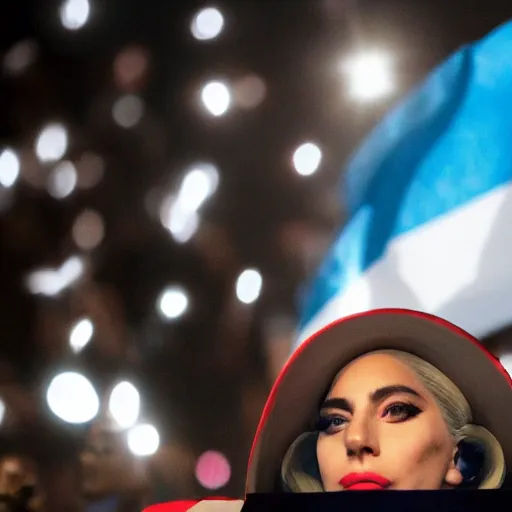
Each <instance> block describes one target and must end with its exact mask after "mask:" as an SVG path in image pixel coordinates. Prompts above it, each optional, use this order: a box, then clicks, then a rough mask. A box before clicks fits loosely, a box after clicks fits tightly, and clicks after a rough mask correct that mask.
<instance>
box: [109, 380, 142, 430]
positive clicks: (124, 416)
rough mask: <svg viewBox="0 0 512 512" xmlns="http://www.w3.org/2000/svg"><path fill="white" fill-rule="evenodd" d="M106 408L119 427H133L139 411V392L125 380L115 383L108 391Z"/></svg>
mask: <svg viewBox="0 0 512 512" xmlns="http://www.w3.org/2000/svg"><path fill="white" fill-rule="evenodd" d="M108 410H109V412H110V414H111V416H112V418H113V419H114V421H115V422H116V423H117V425H118V426H119V427H120V428H122V429H126V428H130V427H133V426H134V425H135V423H136V422H137V419H138V417H139V413H140V394H139V392H138V391H137V388H136V387H135V386H134V385H133V384H131V383H130V382H127V381H123V382H120V383H119V384H117V385H116V386H115V387H114V389H113V390H112V392H111V393H110V398H109V401H108Z"/></svg>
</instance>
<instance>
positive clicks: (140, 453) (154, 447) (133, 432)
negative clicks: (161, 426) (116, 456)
mask: <svg viewBox="0 0 512 512" xmlns="http://www.w3.org/2000/svg"><path fill="white" fill-rule="evenodd" d="M159 446H160V434H159V433H158V430H157V429H156V428H155V427H154V426H153V425H149V424H147V423H145V424H141V425H136V426H135V427H133V428H132V429H130V430H129V431H128V448H130V451H131V452H132V453H133V454H134V455H136V456H137V457H149V456H151V455H154V454H155V453H156V452H157V451H158V448H159Z"/></svg>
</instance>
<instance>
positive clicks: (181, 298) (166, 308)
mask: <svg viewBox="0 0 512 512" xmlns="http://www.w3.org/2000/svg"><path fill="white" fill-rule="evenodd" d="M188 307H189V298H188V294H187V292H186V291H185V289H184V288H182V287H181V286H169V287H168V288H166V289H165V290H164V291H163V292H162V293H161V295H160V297H159V298H158V301H157V308H158V311H159V313H160V314H161V316H163V317H164V318H165V319H167V320H175V319H177V318H180V317H181V316H183V315H184V314H185V313H186V311H187V310H188Z"/></svg>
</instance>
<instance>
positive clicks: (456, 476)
mask: <svg viewBox="0 0 512 512" xmlns="http://www.w3.org/2000/svg"><path fill="white" fill-rule="evenodd" d="M458 458H459V452H458V449H457V448H456V449H455V450H454V451H453V457H452V460H451V461H450V465H449V466H448V469H447V471H446V474H445V476H444V483H445V485H448V486H450V487H457V486H459V485H460V484H461V483H462V482H463V480H464V477H463V476H462V473H461V472H460V470H459V468H458V467H457V460H458Z"/></svg>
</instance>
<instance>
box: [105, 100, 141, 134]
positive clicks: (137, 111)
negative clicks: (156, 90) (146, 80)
mask: <svg viewBox="0 0 512 512" xmlns="http://www.w3.org/2000/svg"><path fill="white" fill-rule="evenodd" d="M143 115H144V102H143V101H142V99H141V98H139V96H136V95H135V94H126V95H125V96H122V97H121V98H119V99H118V100H117V101H116V102H115V103H114V106H113V107H112V116H113V117H114V121H115V122H116V123H117V124H118V125H119V126H121V127H123V128H133V127H134V126H136V125H137V124H139V122H140V120H141V119H142V116H143Z"/></svg>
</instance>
